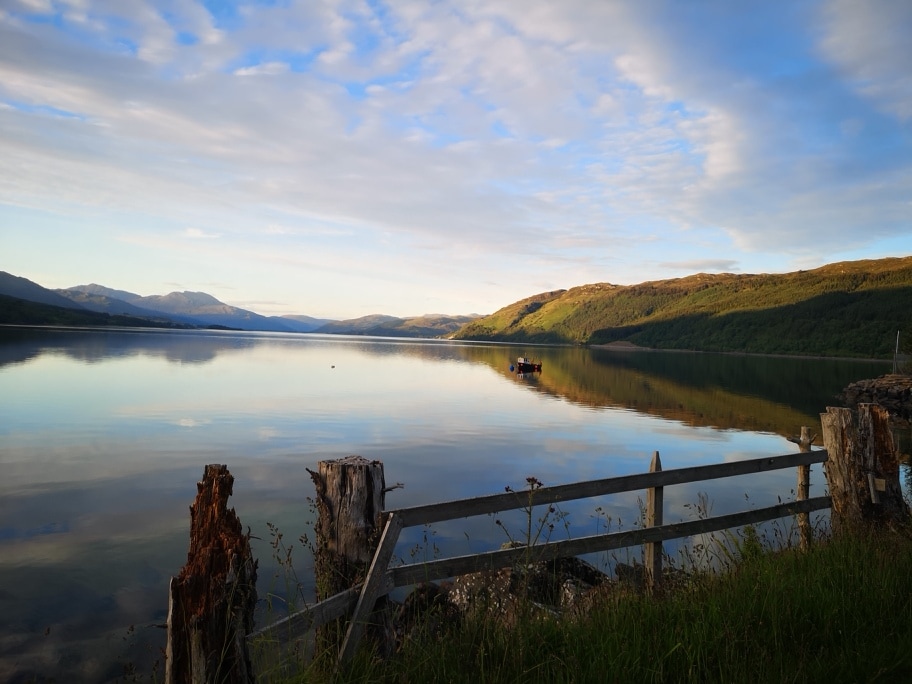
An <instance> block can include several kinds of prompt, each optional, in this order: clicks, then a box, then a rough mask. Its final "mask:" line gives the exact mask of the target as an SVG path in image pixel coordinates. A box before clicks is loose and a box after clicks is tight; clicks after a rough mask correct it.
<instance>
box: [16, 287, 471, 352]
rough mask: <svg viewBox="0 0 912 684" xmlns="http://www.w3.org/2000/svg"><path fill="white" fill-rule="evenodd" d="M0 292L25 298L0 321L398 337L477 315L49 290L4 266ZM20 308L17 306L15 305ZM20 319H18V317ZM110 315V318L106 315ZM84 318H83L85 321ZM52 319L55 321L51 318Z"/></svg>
mask: <svg viewBox="0 0 912 684" xmlns="http://www.w3.org/2000/svg"><path fill="white" fill-rule="evenodd" d="M0 295H5V296H7V297H10V298H13V299H17V300H21V302H22V303H20V304H15V305H14V304H12V303H10V302H6V301H5V302H4V303H3V306H5V308H6V309H7V311H6V312H2V311H0V322H2V323H7V324H14V323H16V322H26V321H27V322H28V323H29V324H40V323H41V322H42V321H47V322H48V324H61V323H60V321H66V324H73V325H75V324H85V325H113V324H112V323H110V321H111V317H112V316H116V317H119V320H120V321H121V323H122V324H123V325H141V324H142V323H143V321H146V322H147V323H149V324H150V325H154V326H162V325H164V324H166V323H168V322H170V323H173V324H174V327H198V328H230V329H240V330H251V331H263V332H285V333H315V332H319V333H327V334H348V335H382V336H396V337H442V336H444V335H448V334H451V333H453V332H455V331H456V330H458V329H459V327H461V326H462V325H463V324H465V323H466V322H468V321H470V320H472V318H473V316H448V315H446V314H433V315H428V314H425V315H424V316H416V317H411V318H398V317H396V316H387V315H382V314H374V315H370V316H363V317H361V318H356V319H350V320H346V321H336V320H332V319H325V318H315V317H312V316H306V315H288V316H263V315H261V314H258V313H255V312H253V311H248V310H246V309H241V308H239V307H235V306H232V305H230V304H226V303H224V302H222V301H220V300H218V299H217V298H215V297H213V296H212V295H210V294H208V293H206V292H194V291H190V290H185V291H174V292H170V293H168V294H166V295H149V296H143V295H139V294H136V293H135V292H129V291H127V290H117V289H114V288H110V287H106V286H104V285H99V284H97V283H90V284H88V285H76V286H73V287H69V288H64V289H59V290H49V289H47V288H44V287H42V286H41V285H39V284H37V283H34V282H32V281H30V280H28V279H26V278H22V277H20V276H15V275H12V274H9V273H6V272H5V271H0ZM28 303H31V304H42V305H48V306H53V307H56V308H59V309H63V310H68V309H72V310H78V311H81V312H83V314H87V313H89V312H91V313H93V314H101V315H102V316H103V317H102V318H98V317H97V316H83V318H82V319H79V318H78V317H75V318H74V316H73V314H71V313H66V314H64V313H59V312H58V313H52V312H49V311H48V310H41V311H39V310H31V311H29V310H27V307H24V304H28ZM13 309H15V311H13ZM17 316H18V317H19V319H21V320H17V318H16V317H17ZM105 317H107V318H105ZM80 320H81V321H82V322H81V323H80ZM51 322H53V323H51Z"/></svg>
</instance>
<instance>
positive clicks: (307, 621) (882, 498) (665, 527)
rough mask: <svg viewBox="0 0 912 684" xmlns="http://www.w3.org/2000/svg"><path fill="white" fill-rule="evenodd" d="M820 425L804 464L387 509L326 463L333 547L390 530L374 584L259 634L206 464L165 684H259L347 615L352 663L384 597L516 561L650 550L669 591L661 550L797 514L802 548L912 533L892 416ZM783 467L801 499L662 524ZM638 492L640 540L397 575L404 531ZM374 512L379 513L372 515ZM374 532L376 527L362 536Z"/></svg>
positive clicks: (755, 463) (239, 535)
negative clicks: (261, 662) (272, 651)
mask: <svg viewBox="0 0 912 684" xmlns="http://www.w3.org/2000/svg"><path fill="white" fill-rule="evenodd" d="M820 418H821V427H822V433H823V445H824V447H825V450H818V451H811V450H810V444H811V443H812V442H813V441H814V439H813V438H811V437H809V430H808V428H802V435H801V438H800V439H797V438H796V439H793V440H792V441H795V442H797V443H798V444H799V446H800V448H801V452H800V453H797V454H786V455H784V456H775V457H771V458H759V459H753V460H746V461H736V462H733V463H722V464H717V465H708V466H696V467H690V468H679V469H675V470H662V467H661V462H660V460H659V454H658V453H656V454H655V455H654V457H653V461H652V465H651V467H650V472H648V473H642V474H638V475H627V476H624V477H614V478H608V479H602V480H592V481H588V482H579V483H576V484H567V485H559V486H555V487H541V488H534V487H533V488H530V489H529V490H523V491H519V492H513V491H509V492H505V493H502V494H496V495H493V496H482V497H477V498H473V499H465V500H461V501H451V502H447V503H439V504H432V505H427V506H414V507H411V508H400V509H396V510H391V511H383V509H384V505H383V496H382V495H383V492H385V491H387V488H386V487H385V484H384V481H383V477H382V464H380V463H379V462H368V461H366V460H365V459H360V461H359V457H353V459H355V461H359V462H358V463H355V462H353V461H349V460H348V459H341V461H321V462H320V466H321V472H320V473H311V475H312V476H314V481H315V483H318V482H319V483H320V485H321V487H322V491H321V489H320V488H318V499H319V504H320V505H323V506H326V505H327V504H328V503H333V504H334V505H335V504H338V503H339V501H338V500H333V498H334V497H335V498H336V499H340V498H341V499H342V501H341V503H342V504H344V505H342V506H335V507H329V508H325V510H326V511H327V512H328V513H330V514H331V515H330V516H327V518H333V520H332V521H331V522H333V523H334V524H335V523H338V522H339V520H340V514H341V513H343V512H344V513H345V514H352V513H353V514H354V515H352V516H351V521H352V525H351V528H350V529H348V530H347V531H346V532H347V535H346V536H345V537H343V538H342V539H341V540H340V539H335V540H332V543H327V544H326V545H325V549H324V550H327V551H332V550H333V548H335V549H336V550H338V549H340V548H343V549H349V550H350V549H351V547H353V546H358V544H360V543H361V542H362V541H363V542H369V539H368V538H369V537H370V536H371V535H370V534H367V533H366V530H367V529H368V528H370V527H371V526H372V525H373V524H374V521H376V522H377V523H378V524H382V526H383V529H382V534H381V535H380V539H379V542H378V544H377V545H376V547H375V548H374V547H373V545H372V544H370V543H368V545H367V546H366V547H361V548H359V549H358V550H357V554H356V555H357V556H358V557H357V558H356V559H355V560H356V561H357V562H358V563H363V564H364V565H367V564H368V562H369V565H368V567H367V569H366V573H365V572H363V571H361V570H359V572H360V573H361V574H360V575H359V576H364V577H365V580H364V581H363V582H362V583H361V584H359V585H357V586H354V587H351V588H347V589H345V590H343V591H340V592H339V593H337V594H335V595H333V596H330V597H328V598H326V599H325V600H322V601H320V602H318V603H316V604H315V605H312V606H309V607H308V608H306V609H305V610H302V611H300V612H297V613H294V614H292V615H289V616H288V617H286V618H284V619H282V620H279V621H277V622H275V623H273V624H271V625H269V626H268V627H265V628H263V629H260V630H258V631H252V623H253V605H254V602H255V592H254V589H253V588H254V587H255V584H256V561H255V560H254V559H253V557H252V555H251V552H250V544H249V539H250V534H249V531H248V533H247V534H244V533H243V530H242V527H241V524H240V521H239V520H238V519H237V516H236V515H235V514H234V510H233V509H231V510H228V508H227V500H228V497H229V496H230V495H231V491H232V485H233V482H234V478H233V477H232V476H231V474H230V473H229V472H228V469H227V467H226V466H224V465H208V466H206V469H205V471H204V477H203V480H202V481H201V482H198V483H197V490H198V492H197V498H196V502H195V503H194V504H193V505H192V506H191V509H190V518H191V535H190V551H189V552H188V559H187V564H186V565H185V566H184V568H183V569H182V570H181V573H180V575H179V576H178V577H175V578H172V580H171V587H170V589H171V593H170V597H169V609H168V642H167V648H166V653H167V657H166V668H165V682H166V684H175V683H177V682H181V683H182V682H216V681H218V682H229V683H234V682H243V683H245V684H246V683H247V682H252V681H253V680H254V675H253V671H252V668H251V662H250V657H249V650H248V645H249V643H250V642H251V641H252V640H268V641H270V642H273V643H276V644H277V645H281V644H285V643H288V642H292V641H297V640H298V639H300V638H302V637H303V636H304V635H305V634H306V633H307V632H308V631H310V630H312V629H314V628H318V627H320V626H322V625H326V624H327V623H328V622H330V621H332V620H335V619H338V618H342V617H345V616H351V617H350V620H349V622H348V626H347V629H346V633H345V636H344V639H343V641H342V643H341V644H339V645H338V648H339V662H340V664H342V665H344V664H346V663H348V662H349V661H350V660H351V658H352V656H353V655H354V653H355V650H356V649H357V647H358V644H359V641H360V640H361V637H362V633H363V630H364V627H365V625H366V623H367V622H368V616H369V615H370V614H371V612H372V610H373V608H374V606H375V604H376V602H377V599H378V598H379V597H381V596H384V595H386V594H388V593H389V592H391V591H392V590H393V589H394V588H396V587H403V586H409V585H414V584H418V583H421V582H429V581H433V580H440V579H445V578H450V577H458V576H461V575H466V574H469V573H473V572H478V571H483V570H495V569H499V568H504V567H509V566H512V565H514V564H516V563H529V562H535V561H545V560H553V559H556V558H560V557H571V556H578V555H583V554H589V553H595V552H602V551H610V550H614V549H620V548H626V547H631V546H640V545H644V546H645V553H644V565H645V570H646V579H647V582H649V583H650V585H651V586H653V587H654V586H656V584H657V583H659V582H661V577H662V565H661V560H662V543H663V542H664V541H667V540H671V539H679V538H684V537H690V536H693V535H696V534H704V533H708V532H715V531H719V530H724V529H730V528H734V527H741V526H744V525H750V524H754V523H759V522H763V521H767V520H775V519H778V518H782V517H786V516H792V515H797V516H798V529H799V532H800V534H801V536H802V543H803V544H806V543H807V541H808V540H809V538H810V524H809V519H808V515H809V513H811V512H812V511H816V510H822V509H826V508H830V509H831V529H832V531H833V533H834V534H837V533H838V534H841V533H842V531H843V530H851V529H853V528H858V527H859V526H861V528H862V529H864V526H867V525H872V524H874V525H892V524H894V523H897V522H900V521H901V522H902V523H904V524H905V523H907V522H908V520H909V519H910V517H912V516H910V511H909V507H908V505H907V504H906V502H905V501H904V499H903V493H902V488H901V485H900V480H899V472H900V463H899V454H898V452H897V450H896V448H895V444H894V442H893V437H892V433H891V432H890V428H889V414H888V412H887V410H886V409H884V408H883V407H881V406H878V405H875V404H859V406H858V412H857V415H856V414H855V413H854V412H853V411H851V410H849V409H846V408H835V407H828V408H827V410H826V413H822V414H821V415H820ZM360 462H364V463H366V464H367V465H368V468H367V469H365V470H367V471H372V470H374V469H376V470H379V472H368V473H367V474H368V475H371V477H366V478H360V479H359V478H358V477H352V475H354V474H355V469H356V468H360V467H361V463H360ZM814 463H826V466H825V468H824V472H825V475H826V480H827V487H828V489H829V492H830V496H821V497H816V498H813V499H812V498H809V496H808V475H809V469H810V466H811V464H814ZM324 466H325V469H324ZM783 468H797V469H798V482H797V489H796V500H795V501H791V502H787V503H780V504H778V505H776V506H769V507H766V508H757V509H751V510H748V511H742V512H739V513H731V514H728V515H720V516H715V517H707V518H703V519H699V520H693V521H688V522H678V523H672V524H665V523H664V521H663V519H662V512H663V495H664V488H665V487H669V486H673V485H679V484H685V483H691V482H703V481H707V480H715V479H719V478H727V477H734V476H738V475H751V474H755V473H763V472H767V471H773V470H781V469H783ZM334 471H338V472H336V473H335V475H336V476H337V477H336V478H335V480H334V481H333V482H332V483H329V482H328V481H329V480H330V479H332V478H329V477H327V476H326V475H327V474H328V473H331V472H334ZM362 483H363V485H362ZM327 484H333V487H331V488H327V487H325V486H324V485H327ZM631 491H645V492H646V497H647V500H646V520H645V521H644V527H643V528H641V529H635V530H630V531H627V532H615V533H606V534H597V535H593V536H586V537H579V538H574V539H566V540H561V541H554V542H550V541H549V542H547V543H542V544H535V545H531V546H528V545H527V546H525V547H519V548H515V547H514V548H508V549H500V550H496V551H489V552H486V553H479V554H475V555H469V556H458V557H455V558H445V559H440V560H434V561H430V562H425V563H417V564H413V565H405V566H401V567H393V568H391V567H389V564H390V561H391V560H392V557H393V550H394V548H395V546H396V542H397V540H398V538H399V533H400V532H401V531H402V530H403V529H404V528H406V527H413V526H417V525H429V524H433V523H437V522H442V521H446V520H458V519H461V518H468V517H471V516H477V515H486V514H491V513H499V512H503V511H509V510H514V509H523V508H528V507H529V506H530V504H531V505H532V506H538V505H550V504H554V503H559V502H562V501H571V500H577V499H586V498H590V497H595V496H604V495H611V494H620V493H623V492H631ZM368 494H370V496H368ZM375 511H382V512H381V513H379V515H376V514H375V513H374V512H375ZM333 516H334V517H333ZM318 522H319V521H318ZM366 522H367V523H369V525H365V523H366ZM337 527H341V525H337ZM319 536H320V534H319V530H318V552H319V551H320V550H321V549H320V547H319ZM343 565H344V563H343ZM336 567H342V566H341V565H340V566H336ZM318 584H319V582H318ZM343 586H344V585H343ZM334 646H335V645H334Z"/></svg>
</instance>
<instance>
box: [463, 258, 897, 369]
mask: <svg viewBox="0 0 912 684" xmlns="http://www.w3.org/2000/svg"><path fill="white" fill-rule="evenodd" d="M899 330H910V332H912V257H904V258H891V259H879V260H867V261H853V262H842V263H837V264H830V265H828V266H824V267H822V268H818V269H814V270H811V271H797V272H794V273H786V274H777V275H769V274H764V275H737V274H729V273H725V274H718V275H707V274H697V275H692V276H688V277H686V278H676V279H672V280H661V281H654V282H646V283H641V284H639V285H629V286H622V285H611V284H607V283H599V284H593V285H584V286H581V287H574V288H572V289H569V290H558V291H554V292H548V293H543V294H540V295H536V296H535V297H530V298H528V299H524V300H522V301H520V302H516V303H515V304H511V305H510V306H507V307H504V308H503V309H501V310H500V311H497V312H496V313H494V314H492V315H491V316H487V317H484V318H480V319H478V320H476V321H473V322H472V323H470V324H468V325H467V326H465V327H464V328H462V329H461V330H460V331H459V332H458V333H457V334H456V335H455V337H456V338H457V339H464V340H497V341H525V342H540V343H575V344H608V343H611V342H619V341H626V342H630V343H633V344H636V345H640V346H644V347H653V348H658V349H693V350H702V351H742V352H754V353H765V354H813V355H826V356H855V357H868V358H886V357H888V356H889V355H890V354H891V353H892V352H893V348H894V344H895V340H896V333H897V331H899Z"/></svg>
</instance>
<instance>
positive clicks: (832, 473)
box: [820, 404, 909, 532]
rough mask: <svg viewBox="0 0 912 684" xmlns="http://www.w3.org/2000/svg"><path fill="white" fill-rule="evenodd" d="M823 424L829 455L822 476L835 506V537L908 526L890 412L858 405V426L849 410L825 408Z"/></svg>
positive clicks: (833, 522) (866, 405)
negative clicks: (876, 526) (873, 525)
mask: <svg viewBox="0 0 912 684" xmlns="http://www.w3.org/2000/svg"><path fill="white" fill-rule="evenodd" d="M820 422H821V424H822V426H823V440H824V441H823V443H824V447H825V448H826V450H827V455H828V458H827V461H826V464H825V466H824V472H825V473H826V479H827V485H828V486H829V488H830V496H831V497H832V500H833V508H832V525H833V531H834V532H838V531H839V530H841V529H844V528H852V527H857V526H859V525H861V524H863V523H870V522H880V523H890V522H894V521H904V520H907V519H908V517H909V508H908V506H907V505H906V502H905V501H904V500H903V498H902V487H901V486H900V483H899V458H898V454H897V452H896V447H895V446H894V444H893V434H892V433H891V432H890V425H889V413H888V412H887V410H886V409H885V408H883V407H881V406H878V405H877V404H859V405H858V424H857V426H856V424H855V421H854V416H853V413H852V411H851V410H850V409H847V408H834V407H827V412H826V413H821V414H820Z"/></svg>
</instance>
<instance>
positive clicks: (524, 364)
mask: <svg viewBox="0 0 912 684" xmlns="http://www.w3.org/2000/svg"><path fill="white" fill-rule="evenodd" d="M541 369H542V365H541V363H536V362H535V361H533V360H532V359H527V358H526V357H525V356H520V357H519V358H518V359H516V366H510V370H511V371H512V370H515V371H516V372H517V373H541Z"/></svg>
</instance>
